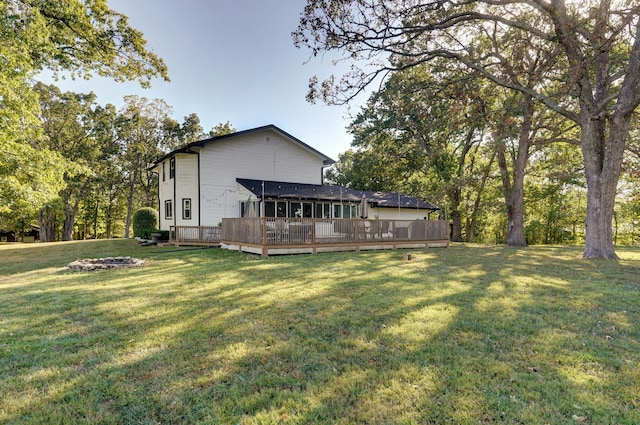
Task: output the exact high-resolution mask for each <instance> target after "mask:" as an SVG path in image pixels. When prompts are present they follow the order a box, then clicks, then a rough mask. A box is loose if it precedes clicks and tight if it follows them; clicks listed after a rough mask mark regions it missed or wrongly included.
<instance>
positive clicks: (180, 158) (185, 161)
mask: <svg viewBox="0 0 640 425" xmlns="http://www.w3.org/2000/svg"><path fill="white" fill-rule="evenodd" d="M175 158H176V168H175V187H176V195H175V198H174V199H176V200H177V202H178V204H177V207H178V208H179V210H178V214H176V216H175V217H174V218H175V223H176V225H177V226H197V225H198V215H197V211H198V155H195V154H178V155H176V157H175ZM183 199H189V200H190V202H189V204H190V209H191V211H190V212H191V215H190V217H186V216H185V215H184V214H183V212H184V211H182V210H183V209H184V205H183V202H182V200H183ZM181 211H182V212H181Z"/></svg>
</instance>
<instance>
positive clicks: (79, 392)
mask: <svg viewBox="0 0 640 425" xmlns="http://www.w3.org/2000/svg"><path fill="white" fill-rule="evenodd" d="M411 252H412V254H413V257H414V258H415V260H412V261H406V260H405V256H404V252H368V253H349V254H344V253H341V254H322V255H317V256H296V257H276V258H267V259H262V258H259V257H252V256H245V255H242V254H233V253H225V252H205V253H193V254H180V255H178V256H175V257H172V256H170V255H168V254H167V256H166V258H164V259H162V258H159V259H157V260H154V264H153V265H152V266H150V267H148V268H145V269H140V270H135V271H131V273H124V271H122V272H121V271H119V272H117V273H116V274H111V275H107V274H102V275H95V276H94V275H91V276H89V275H87V276H79V275H70V274H64V273H62V274H60V275H59V276H57V278H58V280H57V281H56V282H55V283H52V284H51V287H49V288H48V287H47V284H46V280H40V281H34V282H33V283H31V284H28V285H26V287H25V288H23V289H24V290H25V291H26V292H27V293H30V294H31V295H30V296H29V297H28V298H26V299H25V300H24V302H23V303H19V302H18V301H17V298H15V294H13V295H12V296H13V297H14V298H13V299H11V300H10V303H9V305H12V306H13V307H4V308H3V316H4V317H8V318H9V320H7V321H5V322H4V323H3V327H7V328H11V329H12V332H16V331H18V329H17V328H16V326H14V324H13V322H15V323H16V324H17V325H20V324H21V323H26V321H28V320H29V319H36V318H37V317H39V316H41V318H42V319H41V321H39V322H35V325H34V326H32V327H31V328H25V329H23V330H22V331H21V333H20V334H19V335H18V336H19V339H20V340H21V341H22V342H23V343H24V344H23V345H24V346H26V347H28V350H29V351H28V352H22V353H20V352H19V351H20V350H19V346H20V344H17V343H14V342H9V344H5V346H6V347H9V348H8V350H9V351H11V353H9V354H7V357H3V358H2V360H0V364H1V365H2V369H1V371H2V373H1V374H2V376H3V380H4V378H7V379H8V381H9V384H8V385H6V384H5V385H4V386H3V388H5V389H4V390H3V391H4V392H5V393H6V394H3V396H5V395H6V396H8V398H7V399H8V400H13V404H9V407H8V409H11V410H8V411H7V412H8V413H4V416H5V417H4V418H3V419H4V420H6V421H7V422H9V423H11V422H15V423H20V422H36V423H37V422H38V421H39V422H43V423H44V422H47V421H50V420H53V421H58V422H70V421H73V420H85V421H87V422H100V423H154V422H163V423H167V422H168V423H196V422H200V423H285V422H286V423H545V422H549V423H558V422H565V423H567V422H571V421H572V420H573V419H572V418H573V415H575V416H576V417H578V418H583V417H584V418H588V420H589V422H590V423H607V422H610V423H612V422H617V423H633V422H634V421H636V420H637V419H639V418H638V416H637V415H638V414H637V411H636V410H634V408H633V407H634V406H633V403H634V400H635V401H637V400H638V399H637V394H638V386H637V385H638V384H637V382H635V381H633V379H632V378H633V376H634V373H635V374H636V376H637V373H638V369H637V368H638V363H639V362H638V360H639V359H638V354H637V353H638V352H639V351H638V348H639V347H638V346H637V342H635V341H637V340H638V336H639V335H638V334H637V332H638V330H637V329H636V328H635V326H634V324H635V323H637V320H638V318H640V317H639V312H638V307H636V306H637V305H638V302H637V301H638V291H637V288H635V287H632V286H631V287H630V286H629V285H628V284H627V283H626V281H624V280H623V281H620V282H617V281H612V282H610V284H611V288H613V289H607V288H602V287H601V286H602V285H601V284H599V283H598V282H601V281H602V280H603V279H605V278H606V279H611V276H616V275H619V276H626V275H627V274H628V273H631V274H633V268H634V267H635V266H637V265H638V264H637V262H636V263H633V264H630V265H616V266H615V267H613V266H610V265H609V264H610V263H607V267H602V266H599V267H592V266H591V265H590V264H592V263H588V262H585V263H578V264H577V265H576V263H575V262H573V261H571V256H570V255H569V256H568V255H567V254H566V251H563V252H554V253H553V255H542V256H540V254H535V255H531V251H527V250H508V249H504V248H500V247H487V248H486V249H483V250H476V249H468V248H465V247H460V248H455V249H447V250H424V251H411ZM576 252H578V251H576ZM540 262H541V263H542V264H540ZM612 267H613V268H612ZM619 267H622V268H619ZM621 271H622V272H623V273H620V272H621ZM587 279H589V281H587ZM616 287H617V289H618V290H617V291H616ZM621 287H624V294H621V293H620V292H621V291H620V288H621ZM54 288H55V291H56V294H57V295H55V296H53V297H52V296H51V294H50V291H48V290H49V289H50V290H53V289H54ZM38 291H40V292H38ZM29 305H37V306H38V308H37V309H33V310H29V311H25V312H24V313H23V315H22V316H21V315H20V310H21V309H24V308H27V307H28V306H29ZM625 322H626V323H627V324H626V325H625ZM612 326H613V327H614V328H615V329H616V330H615V332H614V328H612ZM18 327H19V326H18ZM607 332H608V333H607ZM610 334H612V335H613V336H612V335H610ZM607 335H609V337H610V338H611V339H607ZM14 336H16V335H15V334H14ZM2 338H3V339H4V338H5V336H4V335H3V336H2ZM0 350H2V348H0ZM14 350H15V351H14ZM5 352H6V351H5ZM618 379H620V380H622V382H624V383H625V386H624V387H621V386H620V385H618V384H617V383H616V380H618ZM5 382H6V381H5ZM12 388H13V390H12ZM33 388H35V390H30V389H33ZM28 391H34V392H33V393H31V394H30V395H27V394H26V392H28ZM594 392H595V394H597V396H595V397H594V396H593V394H594ZM634 397H635V398H634ZM3 398H5V397H3ZM11 406H13V407H11ZM611 406H616V407H615V408H613V409H612V408H611ZM5 409H6V408H5Z"/></svg>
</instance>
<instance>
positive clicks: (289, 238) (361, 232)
mask: <svg viewBox="0 0 640 425" xmlns="http://www.w3.org/2000/svg"><path fill="white" fill-rule="evenodd" d="M222 223H223V224H222V241H229V242H241V243H250V244H261V245H307V244H311V245H318V244H336V243H351V242H360V243H365V242H367V243H368V242H396V241H398V242H400V241H402V242H404V241H430V240H449V225H448V223H447V222H446V221H440V220H369V219H314V218H272V217H268V218H225V219H223V220H222Z"/></svg>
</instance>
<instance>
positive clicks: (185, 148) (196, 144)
mask: <svg viewBox="0 0 640 425" xmlns="http://www.w3.org/2000/svg"><path fill="white" fill-rule="evenodd" d="M265 130H271V131H273V132H275V133H278V134H280V135H281V136H283V137H285V138H286V139H289V140H290V141H291V142H292V143H295V144H297V145H299V146H300V147H302V148H304V149H306V150H308V151H309V152H311V153H313V154H315V155H317V156H319V157H320V158H322V161H323V163H324V165H331V164H334V163H335V161H334V160H333V159H331V158H329V157H328V156H326V155H325V154H323V153H322V152H320V151H318V150H316V149H314V148H312V147H311V146H309V145H307V144H306V143H304V142H303V141H302V140H300V139H298V138H296V137H293V136H292V135H291V134H289V133H287V132H286V131H284V130H282V129H280V128H278V127H276V126H275V125H273V124H269V125H265V126H262V127H256V128H251V129H249V130H242V131H236V132H235V133H230V134H225V135H224V136H216V137H211V138H209V139H204V140H198V141H196V142H192V143H189V144H188V145H186V146H183V147H181V148H179V149H176V150H174V151H171V152H169V153H168V154H166V155H164V156H163V157H162V158H160V159H158V160H157V161H156V162H155V163H154V164H153V166H152V167H151V168H153V167H155V166H157V165H158V164H160V163H161V162H162V161H164V160H165V159H167V158H170V157H172V156H173V155H175V154H177V153H193V151H192V148H195V147H199V148H201V147H203V146H205V145H208V144H210V143H217V142H222V141H226V140H230V139H233V138H236V137H238V136H244V135H247V134H251V133H257V132H260V131H265Z"/></svg>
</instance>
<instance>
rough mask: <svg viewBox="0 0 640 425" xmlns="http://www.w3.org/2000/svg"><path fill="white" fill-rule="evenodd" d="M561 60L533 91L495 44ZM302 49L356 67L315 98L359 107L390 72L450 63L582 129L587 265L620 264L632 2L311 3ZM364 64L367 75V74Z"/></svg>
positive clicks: (632, 101) (635, 23) (314, 90)
mask: <svg viewBox="0 0 640 425" xmlns="http://www.w3.org/2000/svg"><path fill="white" fill-rule="evenodd" d="M513 31H519V32H521V33H522V34H523V35H522V36H521V37H520V38H521V39H522V38H527V39H529V40H533V42H534V43H535V44H536V45H548V46H549V48H548V50H549V51H557V52H558V59H557V60H556V61H555V65H556V66H555V68H554V69H553V72H550V73H549V75H548V76H547V78H546V79H545V80H544V81H540V83H539V84H537V85H536V86H535V87H529V86H527V85H526V84H523V83H522V82H520V81H518V80H515V81H514V80H513V79H511V78H509V76H508V75H506V74H505V72H504V70H505V69H509V68H514V69H516V68H518V67H520V66H521V61H522V57H521V55H519V54H516V53H517V52H518V51H517V50H514V49H511V48H510V46H507V48H506V49H503V46H504V45H503V44H502V43H492V44H491V43H490V44H487V43H486V42H485V41H486V40H487V38H489V39H492V38H493V39H495V40H504V38H503V36H504V35H505V34H507V33H509V32H513ZM293 37H294V42H295V44H296V45H297V46H299V47H309V48H311V49H312V52H313V54H314V55H318V54H323V53H325V52H330V51H338V52H342V53H343V54H344V55H345V59H346V60H349V61H353V63H354V66H353V68H352V71H351V72H350V73H348V74H347V75H345V76H343V78H341V79H338V80H336V79H334V78H333V77H332V78H329V79H328V80H326V81H324V82H322V83H320V84H315V83H316V82H317V79H316V78H315V77H314V78H313V79H312V84H311V85H310V88H311V90H310V97H311V98H318V97H320V98H323V99H324V100H325V101H327V102H330V103H335V102H338V103H339V102H344V101H348V100H350V99H352V98H353V97H354V96H355V95H356V94H357V93H359V92H361V91H362V90H364V89H365V88H366V87H367V86H368V85H369V84H370V83H371V82H373V81H376V80H377V79H378V78H379V77H380V76H384V75H386V74H387V73H389V72H394V71H397V70H401V69H406V68H410V67H413V66H415V65H417V64H421V63H429V62H431V61H433V60H434V59H436V58H444V59H446V60H450V61H454V62H456V63H459V64H463V65H464V66H466V67H467V68H468V69H470V70H474V71H475V72H477V73H479V74H480V75H482V76H484V77H485V78H487V79H489V80H490V81H492V82H493V83H495V84H497V85H500V86H502V87H505V88H508V89H511V90H515V91H518V92H521V93H523V94H525V95H527V96H530V97H531V98H532V99H534V100H535V101H537V102H541V103H543V104H544V105H545V106H546V107H547V108H549V109H550V110H552V111H554V112H556V113H558V114H561V115H562V116H564V117H565V118H568V119H569V120H572V121H574V122H575V123H576V124H577V125H578V126H579V127H580V130H581V136H580V145H581V150H582V154H583V162H584V168H585V175H586V180H587V190H588V201H587V217H586V226H587V235H586V243H585V249H584V252H583V256H584V257H585V258H616V254H615V250H614V247H613V240H612V226H611V223H612V217H613V211H614V204H615V197H616V188H617V183H618V180H619V178H620V173H621V167H622V159H623V153H624V150H625V145H626V141H627V136H628V132H629V125H630V121H631V117H632V115H633V112H634V110H635V109H636V108H637V107H638V105H639V104H640V4H638V3H637V2H636V1H631V0H584V1H581V2H565V1H564V0H551V1H547V0H478V1H451V0H441V1H420V0H381V1H380V0H307V5H306V7H305V9H304V11H303V13H302V15H301V18H300V24H299V26H298V29H297V30H296V31H295V32H294V34H293ZM358 63H359V64H360V66H358Z"/></svg>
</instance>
